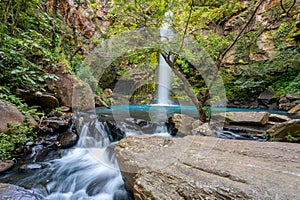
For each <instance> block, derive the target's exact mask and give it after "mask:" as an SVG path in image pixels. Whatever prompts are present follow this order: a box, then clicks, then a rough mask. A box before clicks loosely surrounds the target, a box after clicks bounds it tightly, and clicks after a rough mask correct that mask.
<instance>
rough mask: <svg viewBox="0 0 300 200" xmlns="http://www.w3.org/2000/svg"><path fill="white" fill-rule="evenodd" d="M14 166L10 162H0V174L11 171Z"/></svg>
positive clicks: (12, 162)
mask: <svg viewBox="0 0 300 200" xmlns="http://www.w3.org/2000/svg"><path fill="white" fill-rule="evenodd" d="M14 164H15V163H14V161H12V160H0V173H1V172H5V171H7V170H9V169H11V168H12V167H13V166H14Z"/></svg>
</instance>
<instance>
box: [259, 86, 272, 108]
mask: <svg viewBox="0 0 300 200" xmlns="http://www.w3.org/2000/svg"><path fill="white" fill-rule="evenodd" d="M274 96H275V92H272V91H270V90H265V91H263V92H262V93H261V94H260V95H259V96H258V98H257V100H258V102H259V103H260V104H262V105H264V106H267V107H269V106H268V104H272V103H274V102H275V101H276V98H274Z"/></svg>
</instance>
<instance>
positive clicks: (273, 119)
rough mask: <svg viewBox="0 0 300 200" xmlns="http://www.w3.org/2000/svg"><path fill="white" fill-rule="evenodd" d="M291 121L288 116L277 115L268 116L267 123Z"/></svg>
mask: <svg viewBox="0 0 300 200" xmlns="http://www.w3.org/2000/svg"><path fill="white" fill-rule="evenodd" d="M289 120H291V118H289V117H288V116H285V115H279V114H270V116H269V121H271V122H286V121H289Z"/></svg>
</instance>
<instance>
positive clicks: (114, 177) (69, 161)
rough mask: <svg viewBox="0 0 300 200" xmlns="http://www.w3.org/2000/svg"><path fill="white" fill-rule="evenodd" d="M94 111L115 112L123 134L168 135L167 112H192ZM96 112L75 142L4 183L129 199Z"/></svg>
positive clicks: (66, 194)
mask: <svg viewBox="0 0 300 200" xmlns="http://www.w3.org/2000/svg"><path fill="white" fill-rule="evenodd" d="M224 109H225V108H219V111H222V112H223V111H224ZM226 110H227V111H228V110H229V109H228V108H227V109H226ZM231 110H234V111H238V110H237V109H231ZM240 110H241V109H240ZM242 111H253V110H250V109H248V110H245V109H242ZM97 112H98V114H99V116H100V118H101V119H102V120H103V119H104V120H109V119H117V116H118V120H119V126H120V127H121V128H122V129H123V130H124V131H125V134H126V135H125V136H129V135H161V136H165V137H171V136H170V134H169V133H168V132H167V128H166V126H165V123H164V122H165V121H164V120H165V119H167V117H169V116H170V115H172V114H173V113H184V114H188V115H190V116H196V115H197V110H196V108H195V107H194V106H179V105H173V106H158V105H123V106H113V107H112V108H111V109H106V108H100V109H98V110H97ZM99 116H96V115H89V116H88V117H87V118H88V119H87V120H85V122H84V123H82V126H81V127H80V130H81V131H80V139H79V141H78V143H77V145H76V146H75V147H73V148H71V149H68V150H64V154H63V156H62V158H60V159H55V160H52V161H49V162H44V163H42V165H43V166H44V168H43V169H41V170H37V171H33V172H30V173H29V174H26V173H25V174H24V173H20V174H19V175H18V176H16V177H15V179H14V180H13V181H8V182H10V183H14V184H16V185H20V186H24V187H27V188H32V190H36V191H41V193H42V195H43V196H44V199H48V200H79V199H82V200H85V199H86V200H93V199H95V200H113V199H120V200H126V199H132V196H131V194H129V193H128V192H127V191H126V190H125V188H124V183H123V180H122V176H121V173H120V171H119V168H118V164H117V161H116V158H115V154H114V146H115V145H116V143H117V142H110V140H109V130H108V127H107V126H106V124H105V123H102V122H101V121H100V120H99V119H98V118H99ZM154 116H156V117H154ZM157 116H161V117H158V118H157ZM160 120H163V121H160ZM141 124H142V125H143V126H141ZM136 125H137V126H136ZM141 127H142V128H141ZM217 134H218V136H219V137H222V138H231V139H232V138H234V139H256V140H259V138H253V137H252V138H250V137H249V135H248V134H246V133H237V132H234V131H231V130H223V131H221V132H219V133H217Z"/></svg>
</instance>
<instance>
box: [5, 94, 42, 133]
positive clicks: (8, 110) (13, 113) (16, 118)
mask: <svg viewBox="0 0 300 200" xmlns="http://www.w3.org/2000/svg"><path fill="white" fill-rule="evenodd" d="M0 119H1V120H0V132H3V133H7V132H8V127H7V125H8V124H12V123H20V124H24V119H25V117H24V115H23V114H22V113H21V112H20V111H19V110H18V108H17V107H16V106H14V105H12V104H10V103H6V102H4V101H1V100H0ZM29 121H30V123H31V124H32V125H33V126H37V125H38V124H37V122H36V121H35V120H34V119H33V118H32V117H31V116H29Z"/></svg>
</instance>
